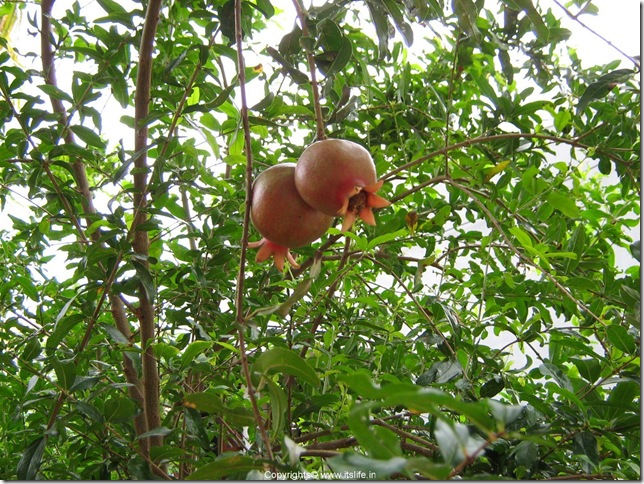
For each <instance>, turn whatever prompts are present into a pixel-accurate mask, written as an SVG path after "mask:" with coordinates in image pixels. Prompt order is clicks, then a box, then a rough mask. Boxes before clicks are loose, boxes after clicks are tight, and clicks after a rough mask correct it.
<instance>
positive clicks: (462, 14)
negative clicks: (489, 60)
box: [452, 0, 481, 44]
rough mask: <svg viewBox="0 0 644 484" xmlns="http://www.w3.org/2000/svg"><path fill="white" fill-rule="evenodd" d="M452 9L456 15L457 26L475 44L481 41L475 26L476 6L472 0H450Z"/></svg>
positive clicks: (477, 12) (477, 14)
mask: <svg viewBox="0 0 644 484" xmlns="http://www.w3.org/2000/svg"><path fill="white" fill-rule="evenodd" d="M452 9H453V10H454V13H455V14H456V16H457V17H458V26H459V27H460V28H461V30H462V31H463V32H465V33H467V34H468V35H469V36H470V37H471V38H472V40H473V41H474V43H475V44H478V43H480V42H481V32H480V31H479V29H478V27H477V26H476V19H477V18H478V16H479V11H478V8H477V7H476V4H475V3H474V2H473V1H472V0H452Z"/></svg>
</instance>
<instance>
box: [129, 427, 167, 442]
mask: <svg viewBox="0 0 644 484" xmlns="http://www.w3.org/2000/svg"><path fill="white" fill-rule="evenodd" d="M171 433H172V429H169V428H168V427H163V426H161V427H157V428H155V429H152V430H149V431H147V432H144V433H142V434H141V435H139V436H137V438H136V440H141V439H147V438H148V437H165V436H166V435H170V434H171Z"/></svg>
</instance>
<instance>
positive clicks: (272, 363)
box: [252, 348, 320, 388]
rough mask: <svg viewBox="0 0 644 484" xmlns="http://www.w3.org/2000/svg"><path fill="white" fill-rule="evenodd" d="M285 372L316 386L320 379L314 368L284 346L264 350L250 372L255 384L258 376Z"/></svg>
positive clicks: (257, 381)
mask: <svg viewBox="0 0 644 484" xmlns="http://www.w3.org/2000/svg"><path fill="white" fill-rule="evenodd" d="M276 372H279V373H286V374H287V375H291V376H295V377H297V378H301V379H302V380H304V381H306V382H307V383H310V384H311V385H313V386H314V387H316V388H317V387H318V386H319V384H320V380H319V378H318V376H317V374H316V373H315V370H314V369H313V368H311V366H309V364H308V363H307V362H306V360H304V359H303V358H302V357H300V356H299V355H298V354H297V353H295V352H294V351H292V350H288V349H286V348H273V349H270V350H268V351H265V352H264V353H262V354H261V355H259V357H257V359H256V360H255V362H254V363H253V366H252V374H253V380H254V381H255V382H256V384H258V383H259V377H260V376H268V375H270V374H273V373H276Z"/></svg>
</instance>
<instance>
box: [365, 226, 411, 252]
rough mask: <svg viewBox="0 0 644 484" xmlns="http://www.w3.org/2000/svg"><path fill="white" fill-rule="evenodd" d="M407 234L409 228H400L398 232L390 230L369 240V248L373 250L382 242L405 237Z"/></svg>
mask: <svg viewBox="0 0 644 484" xmlns="http://www.w3.org/2000/svg"><path fill="white" fill-rule="evenodd" d="M406 235H407V229H400V230H397V231H396V232H389V233H386V234H382V235H379V236H378V237H375V238H373V239H372V240H370V241H369V243H368V244H367V250H371V249H373V248H374V247H376V246H378V245H380V244H385V243H387V242H390V241H392V240H396V239H398V238H399V237H405V236H406Z"/></svg>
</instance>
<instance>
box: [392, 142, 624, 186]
mask: <svg viewBox="0 0 644 484" xmlns="http://www.w3.org/2000/svg"><path fill="white" fill-rule="evenodd" d="M522 138H525V139H541V140H546V141H553V142H555V143H561V144H567V145H571V146H574V147H575V148H580V149H583V150H589V149H591V148H593V149H595V147H591V146H589V145H586V144H583V143H580V142H579V141H577V140H575V139H568V138H560V137H558V136H552V135H548V134H541V133H502V134H495V135H490V136H479V137H477V138H470V139H466V140H465V141H461V142H460V143H456V144H453V145H450V146H445V147H443V148H440V149H438V150H436V151H434V152H432V153H429V154H427V155H425V156H421V157H420V158H417V159H415V160H412V161H410V162H408V163H405V164H404V165H401V166H399V167H398V168H395V169H393V170H391V171H390V172H389V173H387V174H386V175H384V176H383V177H382V178H383V179H384V180H385V181H387V180H388V179H390V178H392V177H393V176H394V175H396V174H397V173H400V172H402V171H405V170H408V169H409V168H412V167H414V166H416V165H420V164H421V163H424V162H425V161H427V160H430V159H432V158H434V157H436V156H439V155H442V154H444V153H447V152H449V151H454V150H457V149H460V148H466V147H468V146H472V145H476V144H482V143H490V142H493V141H501V140H506V139H522ZM595 153H599V154H602V155H604V156H607V157H608V158H610V159H611V160H613V161H614V162H615V163H619V164H621V165H624V166H626V167H630V166H632V164H633V163H632V162H630V161H626V160H623V159H621V158H620V157H619V156H616V155H613V154H612V153H609V152H607V151H604V150H600V149H595Z"/></svg>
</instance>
